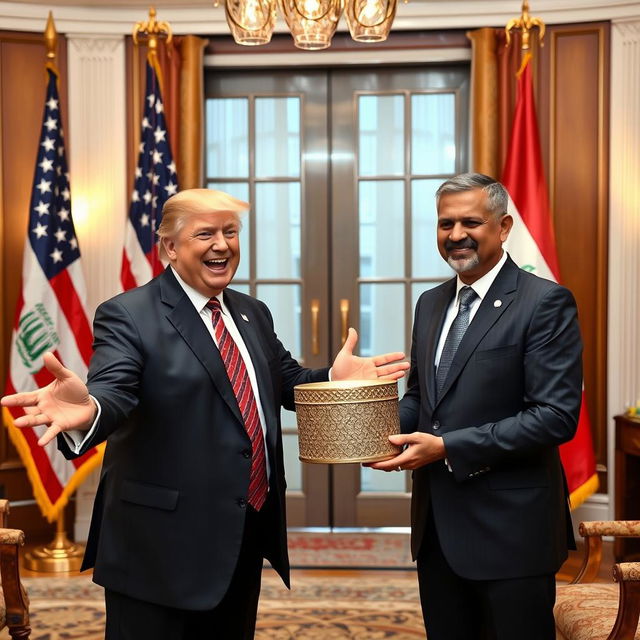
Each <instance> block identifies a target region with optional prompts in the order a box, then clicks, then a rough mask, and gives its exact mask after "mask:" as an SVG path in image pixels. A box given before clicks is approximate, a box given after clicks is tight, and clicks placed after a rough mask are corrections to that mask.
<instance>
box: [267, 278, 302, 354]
mask: <svg viewBox="0 0 640 640" xmlns="http://www.w3.org/2000/svg"><path fill="white" fill-rule="evenodd" d="M301 288H302V287H301V286H300V285H298V284H259V285H258V286H257V287H256V297H257V298H258V299H260V300H262V301H263V302H264V303H265V304H266V305H267V307H269V311H271V315H272V316H273V323H274V326H275V329H276V333H277V334H278V338H279V339H280V342H282V344H283V345H284V347H285V349H288V350H289V351H290V352H291V355H292V356H293V357H294V358H295V359H296V360H300V359H301V356H302V338H301V335H302V333H301V332H302V309H301V305H300V294H301Z"/></svg>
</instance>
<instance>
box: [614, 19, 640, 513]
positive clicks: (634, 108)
mask: <svg viewBox="0 0 640 640" xmlns="http://www.w3.org/2000/svg"><path fill="white" fill-rule="evenodd" d="M639 68H640V20H638V21H635V22H614V23H613V24H612V29H611V70H612V72H611V118H610V121H611V143H610V182H609V194H610V195H609V211H610V213H609V256H611V259H610V260H609V330H608V358H609V359H608V362H609V364H608V381H609V392H608V398H607V403H608V415H609V416H610V417H611V418H610V419H611V426H610V428H609V456H610V457H609V468H610V469H613V467H614V462H615V456H614V454H615V430H614V425H613V419H612V416H614V415H616V414H619V413H621V412H622V411H624V409H625V408H626V407H627V406H629V405H630V404H632V403H635V402H636V401H637V400H638V398H639V396H640V360H638V353H640V335H639V334H638V317H640V278H638V274H639V273H640V217H639V216H638V211H640V184H639V183H638V167H640V80H639V78H638V69H639ZM613 493H614V491H613V487H612V488H611V491H610V495H611V496H613ZM612 503H613V501H612ZM611 515H612V516H613V513H612V514H611Z"/></svg>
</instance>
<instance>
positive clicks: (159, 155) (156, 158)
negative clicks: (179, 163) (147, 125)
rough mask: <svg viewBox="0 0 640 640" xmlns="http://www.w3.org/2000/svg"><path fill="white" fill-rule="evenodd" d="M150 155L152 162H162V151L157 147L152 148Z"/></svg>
mask: <svg viewBox="0 0 640 640" xmlns="http://www.w3.org/2000/svg"><path fill="white" fill-rule="evenodd" d="M151 155H152V159H153V163H154V164H162V156H163V155H164V154H163V153H161V152H160V151H158V150H157V149H154V150H153V153H152V154H151Z"/></svg>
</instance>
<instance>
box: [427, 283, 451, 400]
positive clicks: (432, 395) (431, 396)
mask: <svg viewBox="0 0 640 640" xmlns="http://www.w3.org/2000/svg"><path fill="white" fill-rule="evenodd" d="M455 291H456V279H455V278H453V279H452V280H449V281H448V282H446V283H445V285H444V286H443V287H441V288H440V290H439V295H438V297H437V298H436V300H435V301H434V302H433V306H432V309H431V312H430V316H429V317H430V318H431V322H430V323H429V325H428V326H427V331H426V335H425V342H426V345H427V346H426V360H425V371H426V377H425V378H426V387H427V399H428V400H429V404H430V405H431V406H432V407H435V406H436V371H435V366H434V363H435V360H436V349H437V348H438V342H439V338H440V333H441V331H442V325H443V324H444V319H445V316H446V315H447V309H448V308H449V304H450V303H451V300H452V299H453V296H454V295H455Z"/></svg>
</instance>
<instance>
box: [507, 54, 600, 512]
mask: <svg viewBox="0 0 640 640" xmlns="http://www.w3.org/2000/svg"><path fill="white" fill-rule="evenodd" d="M530 59H531V55H530V54H527V55H526V56H525V58H524V60H523V63H522V67H521V69H520V71H519V72H518V84H517V99H516V107H515V113H514V118H513V126H512V129H511V138H510V140H509V148H508V151H507V159H506V162H505V167H504V171H503V174H502V184H503V185H504V186H505V188H506V189H507V191H508V192H509V195H510V200H509V213H510V214H511V215H512V216H513V220H514V222H513V228H512V230H511V233H510V234H509V239H508V240H507V242H506V244H505V248H506V249H507V251H508V252H509V255H510V256H511V257H512V258H513V260H514V261H515V262H516V264H518V266H519V267H520V268H522V269H525V270H526V271H530V272H532V273H534V274H536V275H538V276H540V277H542V278H547V279H548V280H553V281H554V282H560V270H559V267H558V254H557V251H556V242H555V235H554V231H553V225H552V224H551V215H550V208H549V200H548V196H547V185H546V181H545V177H544V171H543V167H542V153H541V151H540V136H539V134H538V121H537V118H536V108H535V100H534V97H533V85H532V82H531V67H530V64H529V62H530ZM560 457H561V458H562V464H563V466H564V470H565V474H566V476H567V483H568V485H569V492H570V494H571V507H572V508H574V509H575V508H576V507H578V506H580V504H582V503H583V502H584V501H585V500H586V499H587V498H588V497H589V496H590V495H591V494H592V493H594V492H595V491H597V489H598V476H597V473H596V460H595V455H594V453H593V443H592V439H591V424H590V421H589V415H588V413H587V407H586V401H585V395H584V389H583V391H582V407H581V409H580V417H579V419H578V429H577V431H576V435H575V436H574V438H573V439H572V440H571V441H570V442H567V443H565V444H563V445H562V446H561V447H560Z"/></svg>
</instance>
